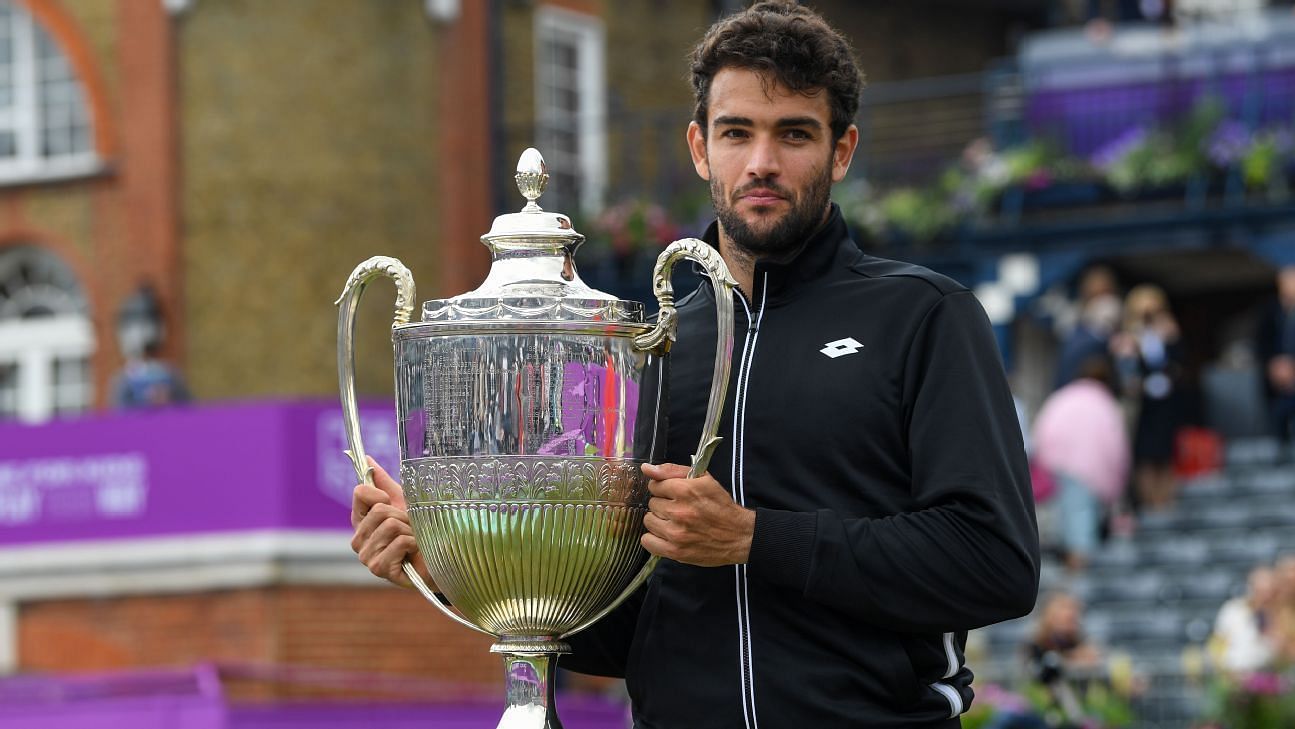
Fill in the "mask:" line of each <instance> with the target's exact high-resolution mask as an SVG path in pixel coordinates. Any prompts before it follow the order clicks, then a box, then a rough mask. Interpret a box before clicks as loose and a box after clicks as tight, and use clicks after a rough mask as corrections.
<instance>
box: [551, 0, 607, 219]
mask: <svg viewBox="0 0 1295 729" xmlns="http://www.w3.org/2000/svg"><path fill="white" fill-rule="evenodd" d="M606 38H607V32H606V29H605V27H604V26H603V22H602V20H601V19H600V18H598V17H595V16H592V15H587V14H584V13H578V12H575V11H573V10H567V9H566V8H559V7H553V6H551V5H542V6H540V7H538V8H536V10H535V48H534V67H535V79H534V84H535V86H534V91H535V127H536V132H537V133H536V140H535V144H536V146H537V147H538V148H539V150H540V153H541V154H543V155H544V159H545V164H546V165H547V166H548V167H549V170H550V173H552V172H554V171H558V172H562V173H566V174H572V175H574V176H575V177H576V178H577V179H578V180H579V181H580V182H579V186H578V190H579V199H578V200H574V201H572V202H574V203H575V204H577V205H578V206H579V209H580V211H582V212H584V213H586V214H593V213H597V212H598V211H599V210H601V209H602V205H603V198H604V195H605V194H606V189H607V84H606ZM551 42H569V43H571V44H572V45H573V46H575V47H576V50H577V56H576V64H577V67H576V76H577V87H576V91H577V105H578V111H577V112H576V114H575V118H576V125H575V126H576V130H575V132H576V153H575V155H574V157H575V159H574V164H573V163H572V161H571V160H569V159H566V158H565V157H564V156H563V155H561V154H555V150H553V149H550V150H546V149H545V146H549V147H551V148H552V147H553V146H554V145H550V144H548V142H549V139H550V138H551V134H552V131H551V129H553V127H554V126H555V124H554V121H553V120H554V117H555V116H560V115H561V114H562V113H563V112H561V111H556V112H555V110H554V108H553V107H551V106H549V105H548V99H546V98H544V96H545V94H544V91H545V90H546V89H549V88H551V87H553V86H555V85H557V84H556V83H555V78H554V72H555V69H553V68H552V67H551V66H550V65H549V64H548V62H547V59H546V57H545V46H546V44H547V43H551ZM558 212H563V211H558ZM573 212H574V211H573Z"/></svg>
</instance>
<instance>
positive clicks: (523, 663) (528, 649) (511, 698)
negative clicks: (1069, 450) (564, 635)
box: [490, 638, 571, 729]
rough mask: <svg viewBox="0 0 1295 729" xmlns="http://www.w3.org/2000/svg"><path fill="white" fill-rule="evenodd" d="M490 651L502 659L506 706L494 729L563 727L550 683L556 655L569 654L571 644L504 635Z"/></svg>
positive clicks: (557, 728)
mask: <svg viewBox="0 0 1295 729" xmlns="http://www.w3.org/2000/svg"><path fill="white" fill-rule="evenodd" d="M490 652H491V653H499V654H501V655H502V656H503V658H504V689H505V695H506V697H507V698H506V701H507V707H506V708H505V709H504V715H503V718H501V719H500V720H499V726H498V727H497V729H562V722H561V721H560V720H559V719H558V712H557V706H556V705H555V704H554V701H553V683H554V678H555V677H556V673H557V670H558V656H560V655H561V654H563V653H570V652H571V648H570V646H568V645H567V644H565V643H561V642H558V641H552V640H543V639H540V640H527V641H516V640H509V639H507V638H505V639H504V640H502V641H501V642H499V643H496V644H494V645H493V646H491V647H490Z"/></svg>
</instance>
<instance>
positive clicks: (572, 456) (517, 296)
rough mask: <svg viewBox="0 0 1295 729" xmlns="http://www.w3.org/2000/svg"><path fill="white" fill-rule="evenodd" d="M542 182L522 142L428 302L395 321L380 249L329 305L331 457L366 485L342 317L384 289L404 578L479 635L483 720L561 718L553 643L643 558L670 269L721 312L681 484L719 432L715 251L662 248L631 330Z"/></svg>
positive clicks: (645, 569)
mask: <svg viewBox="0 0 1295 729" xmlns="http://www.w3.org/2000/svg"><path fill="white" fill-rule="evenodd" d="M547 178H548V175H547V174H546V173H545V171H544V161H543V159H542V158H541V157H540V154H539V153H538V152H537V151H535V150H534V149H528V150H526V152H524V153H523V154H522V157H521V160H520V161H519V162H518V167H517V184H518V187H519V189H520V190H521V193H522V195H523V196H524V197H525V198H526V200H527V203H526V206H525V207H524V208H523V209H522V211H521V212H518V213H512V214H507V215H501V216H499V217H498V218H496V219H495V221H494V225H493V226H492V227H491V230H490V232H489V233H487V234H486V235H484V236H482V238H481V240H482V241H483V242H484V243H485V244H486V246H487V247H489V249H490V253H491V258H492V264H491V269H490V273H489V275H488V276H487V277H486V280H485V282H484V283H482V285H481V286H480V287H479V288H477V289H476V290H475V291H471V292H469V293H466V294H462V295H460V296H456V297H454V298H450V299H438V300H433V301H428V302H426V303H424V304H423V308H422V317H421V320H419V321H414V322H411V318H412V315H413V308H414V303H415V298H414V297H415V294H414V282H413V277H412V275H411V274H410V272H409V270H408V269H407V268H405V266H404V265H402V264H401V263H400V262H399V261H397V260H396V259H394V258H387V257H383V256H378V257H374V258H371V259H369V260H367V261H365V262H364V263H362V264H360V265H359V266H358V267H357V268H356V269H355V271H354V272H352V274H351V276H350V278H349V279H348V280H347V282H346V287H345V289H344V290H343V293H342V296H341V298H340V299H339V300H338V304H339V305H340V312H339V316H338V371H339V379H340V387H341V395H342V409H343V411H344V414H345V417H346V427H347V438H348V441H349V443H350V448H351V450H350V451H349V452H348V455H350V457H351V459H352V461H353V463H354V464H355V468H356V473H357V476H358V477H359V478H360V479H361V480H364V481H366V482H370V483H371V482H372V473H371V470H370V469H369V468H368V467H367V464H366V460H365V454H364V446H363V443H362V441H361V436H360V430H359V420H358V416H357V408H356V399H355V379H354V371H353V370H354V325H355V310H356V306H357V304H358V302H359V299H360V296H361V294H362V293H363V291H364V289H365V287H366V285H367V284H368V283H369V282H370V281H372V280H373V279H374V278H376V277H379V276H387V277H390V278H391V279H393V280H394V281H395V284H396V289H397V295H396V314H395V322H394V324H393V326H392V341H393V343H394V350H395V352H394V354H395V370H396V408H397V416H398V418H399V428H400V459H401V461H400V474H401V481H402V483H403V488H404V493H405V499H406V501H407V503H408V505H409V515H410V521H411V522H412V524H413V529H414V534H415V538H416V539H417V542H418V548H419V550H420V551H421V553H422V555H423V558H424V560H425V561H426V563H427V568H428V571H429V572H430V573H431V576H432V579H433V580H434V582H435V584H436V588H437V589H438V590H439V591H440V593H441V594H438V593H437V592H434V591H433V589H432V588H431V587H430V586H428V585H427V584H426V582H425V581H424V580H423V579H422V578H421V577H420V576H419V574H418V573H417V572H416V571H415V570H414V569H413V567H412V566H411V565H410V564H408V563H406V564H405V565H404V570H405V573H406V574H407V575H408V576H409V577H410V579H411V580H413V582H414V585H415V586H416V587H418V589H419V591H420V592H421V593H422V594H423V595H424V597H426V598H427V599H428V600H430V601H431V602H432V604H433V605H435V606H436V607H437V608H439V609H440V610H441V611H442V612H444V613H445V614H446V615H448V616H449V617H451V618H452V619H454V620H456V621H458V622H460V623H462V624H463V625H466V626H467V627H470V628H472V629H474V630H478V631H481V632H483V633H487V634H489V635H492V636H494V637H495V638H496V643H495V645H494V646H493V647H492V648H491V651H492V652H495V653H500V654H502V655H503V657H504V665H505V685H506V690H507V705H506V709H505V711H504V715H503V718H502V719H501V720H500V723H499V727H500V729H504V728H507V729H521V728H523V727H524V728H526V729H537V728H540V727H544V728H546V729H559V728H560V727H561V726H562V725H561V722H560V721H559V720H558V718H557V714H556V713H555V710H554V704H553V674H554V670H555V669H556V665H557V657H558V656H559V655H560V654H562V653H565V652H569V648H568V646H567V645H566V644H565V643H563V638H565V637H566V636H569V635H571V634H573V633H576V632H577V631H580V630H582V629H584V628H586V627H588V626H589V625H591V624H592V623H594V622H595V621H597V620H598V619H599V618H601V617H602V616H603V615H605V614H607V613H608V612H610V611H611V610H612V609H613V608H615V607H616V606H617V605H619V604H620V603H621V602H622V601H623V600H624V599H625V598H626V597H628V596H629V595H630V594H631V593H633V592H634V591H635V590H636V589H638V587H639V586H640V585H641V584H642V583H643V582H644V581H645V580H646V579H647V577H648V575H649V574H650V573H651V571H652V569H653V567H654V566H655V565H656V561H657V558H656V557H650V556H649V555H648V553H647V552H646V551H645V550H643V548H642V547H641V546H640V544H639V538H640V537H641V536H642V534H643V516H644V514H645V513H646V511H647V501H648V490H647V479H646V477H644V476H643V474H642V472H641V470H640V468H639V467H640V465H641V464H643V463H645V462H659V461H660V459H661V457H662V454H663V452H664V448H665V429H666V418H665V405H666V383H667V377H666V368H667V366H668V364H669V358H668V356H667V353H668V351H669V349H670V345H671V343H672V342H673V341H674V329H675V324H676V321H675V310H674V305H673V304H674V299H673V290H672V288H671V284H670V272H671V270H672V269H673V267H674V265H675V264H676V263H677V262H679V261H681V260H683V259H685V258H687V259H692V260H694V261H696V262H698V263H699V264H701V266H702V267H703V268H704V269H705V271H706V273H707V274H708V276H709V278H710V280H711V281H712V283H713V284H714V286H715V288H716V297H715V298H716V301H717V307H716V308H717V313H716V315H717V316H718V318H719V341H718V342H717V347H716V354H715V367H714V372H713V381H712V386H711V393H710V400H709V404H708V408H707V413H706V419H705V422H704V425H703V429H702V434H701V442H700V444H699V445H698V448H697V452H696V454H695V455H694V456H693V462H692V475H693V476H696V475H700V474H701V473H702V472H704V471H705V469H706V464H707V462H708V461H709V459H710V455H711V453H712V451H713V450H714V447H715V444H716V443H717V442H718V439H717V438H716V437H715V433H716V430H717V428H718V426H719V416H720V411H721V409H722V405H723V401H724V391H725V388H726V386H727V383H728V379H729V359H730V353H731V351H732V346H733V336H732V331H733V301H732V294H731V292H732V289H733V287H735V286H736V283H735V282H734V281H733V280H732V278H731V277H730V275H729V273H728V270H727V269H726V268H725V266H724V263H723V261H722V260H721V259H720V257H719V254H718V253H717V252H716V251H715V250H714V249H712V248H711V247H710V246H708V245H707V244H705V243H703V242H702V241H699V240H696V239H685V240H680V241H676V242H675V243H672V244H671V245H670V246H668V247H667V248H666V249H665V250H664V251H663V252H662V253H661V255H660V257H659V258H658V259H657V264H656V268H655V271H654V272H653V289H654V292H655V294H656V296H657V299H658V302H659V304H660V313H659V315H658V317H657V321H656V322H655V324H653V323H649V322H646V321H645V319H644V312H643V305H642V304H640V303H638V302H634V301H623V300H620V299H617V298H616V297H614V296H611V295H609V294H605V293H603V292H600V291H596V290H594V289H591V288H589V287H588V286H586V285H585V284H584V283H583V282H582V281H581V280H580V277H579V275H577V273H576V270H575V265H574V263H573V261H572V255H573V254H574V252H575V250H576V248H577V247H578V246H579V245H580V244H581V243H582V242H583V241H584V236H582V235H580V234H579V233H577V232H576V231H575V230H574V229H572V227H571V221H570V220H569V219H568V218H567V217H566V216H564V215H560V214H557V213H550V212H545V211H544V210H543V209H542V208H540V206H539V205H538V203H537V200H538V199H539V197H540V195H541V193H542V192H543V189H544V185H545V182H546V181H547ZM442 594H443V596H444V597H442ZM451 606H452V607H451Z"/></svg>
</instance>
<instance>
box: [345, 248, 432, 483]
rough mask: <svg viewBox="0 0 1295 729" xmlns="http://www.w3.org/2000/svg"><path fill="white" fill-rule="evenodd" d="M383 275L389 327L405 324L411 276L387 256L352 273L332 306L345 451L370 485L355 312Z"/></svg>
mask: <svg viewBox="0 0 1295 729" xmlns="http://www.w3.org/2000/svg"><path fill="white" fill-rule="evenodd" d="M378 276H386V277H388V278H390V279H391V280H392V281H394V282H395V284H396V317H395V321H393V322H392V324H391V326H392V327H393V328H394V327H397V326H399V325H401V324H408V323H409V319H410V317H411V316H413V313H414V297H415V294H414V275H413V274H411V273H410V272H409V269H408V268H405V264H403V263H401V262H400V261H398V260H396V259H395V258H391V257H388V256H374V257H373V258H370V259H369V260H367V261H365V262H364V263H361V264H360V265H358V266H356V267H355V270H354V271H351V275H350V277H348V278H347V279H346V286H345V287H343V288H342V295H341V296H339V297H338V299H337V301H334V302H333V304H334V305H336V306H337V307H338V310H337V389H338V390H339V391H340V392H341V393H342V417H343V418H344V419H345V422H346V443H347V445H349V446H350V448H351V449H350V450H348V451H345V453H346V456H347V458H350V459H351V465H352V466H355V475H356V477H357V478H359V479H360V481H362V482H363V483H366V484H369V485H370V486H372V485H373V469H372V468H370V467H369V464H368V459H366V458H365V455H364V441H363V440H362V439H361V438H360V409H359V406H358V405H357V404H356V400H355V310H356V308H357V307H358V306H359V303H360V296H361V295H363V294H364V289H365V287H367V286H368V285H369V282H370V281H372V280H373V279H375V278H377V277H378Z"/></svg>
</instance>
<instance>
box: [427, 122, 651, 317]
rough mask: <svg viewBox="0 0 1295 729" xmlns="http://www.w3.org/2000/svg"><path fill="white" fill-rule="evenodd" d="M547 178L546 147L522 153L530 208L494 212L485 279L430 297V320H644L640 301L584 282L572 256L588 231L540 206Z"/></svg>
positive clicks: (520, 167)
mask: <svg viewBox="0 0 1295 729" xmlns="http://www.w3.org/2000/svg"><path fill="white" fill-rule="evenodd" d="M548 179H549V175H548V171H547V169H546V167H545V165H544V158H543V157H542V156H541V155H540V153H539V151H538V150H536V149H535V148H533V147H532V148H529V149H527V150H526V151H525V152H522V156H521V158H520V159H519V160H518V161H517V175H516V180H517V189H518V190H519V191H520V192H521V194H522V197H524V198H526V206H525V207H523V208H522V209H521V211H520V212H516V213H507V214H505V215H500V216H499V217H497V218H495V221H494V224H493V225H491V226H490V232H489V233H486V234H485V235H483V236H481V242H482V243H484V244H485V245H486V247H487V248H489V249H490V257H491V266H490V273H489V274H488V275H487V276H486V280H485V281H484V282H482V284H481V285H480V286H479V287H477V288H476V289H474V290H472V291H469V292H468V293H465V294H460V295H459V296H455V297H453V298H449V299H433V300H431V301H427V302H425V303H424V304H423V321H424V322H448V321H474V322H504V321H580V322H589V321H606V322H620V323H641V322H642V321H643V305H642V304H641V303H639V302H637V301H626V300H622V299H618V298H616V297H615V296H613V295H611V294H608V293H605V292H602V291H598V290H597V289H593V288H590V287H589V286H588V285H586V284H585V283H584V282H583V281H581V280H580V275H579V274H577V273H576V268H575V261H574V260H573V256H574V254H575V251H576V249H577V248H579V247H580V244H581V243H583V242H584V240H585V237H584V236H583V235H581V234H579V233H577V232H576V230H575V228H574V227H573V226H572V225H571V219H570V218H568V217H567V216H565V215H563V214H561V213H551V212H546V211H545V210H544V209H543V208H541V207H540V206H539V203H538V200H539V198H540V196H541V195H542V194H544V187H545V186H546V185H547V184H548Z"/></svg>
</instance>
